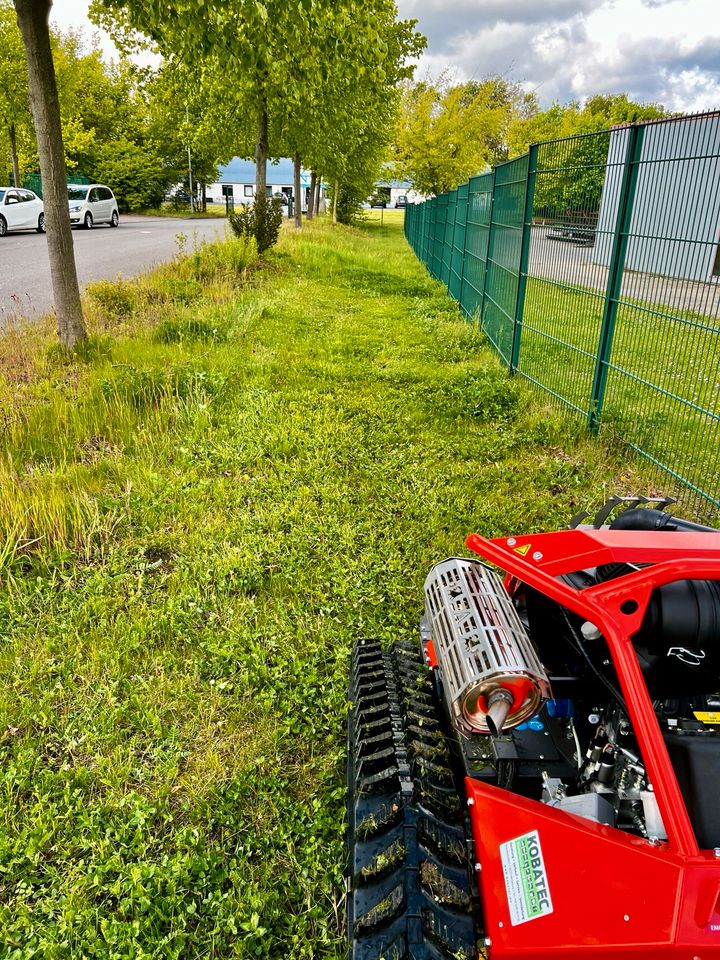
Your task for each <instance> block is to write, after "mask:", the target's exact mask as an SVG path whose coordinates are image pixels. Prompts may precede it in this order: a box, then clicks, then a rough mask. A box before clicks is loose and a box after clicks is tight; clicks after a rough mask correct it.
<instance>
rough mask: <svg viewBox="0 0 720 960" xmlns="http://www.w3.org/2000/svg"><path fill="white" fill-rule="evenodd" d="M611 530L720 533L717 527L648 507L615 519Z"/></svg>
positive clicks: (626, 512)
mask: <svg viewBox="0 0 720 960" xmlns="http://www.w3.org/2000/svg"><path fill="white" fill-rule="evenodd" d="M610 529H611V530H667V531H670V530H673V531H677V530H684V531H686V532H692V531H696V532H701V533H720V530H716V529H715V527H703V526H702V525H701V524H699V523H693V522H692V521H691V520H682V519H681V518H680V517H674V516H673V515H672V514H671V513H665V512H664V511H663V510H650V509H648V508H647V507H645V508H643V507H638V508H637V509H635V510H626V511H625V513H621V514H620V516H619V517H615V519H614V520H613V522H612V523H611V524H610Z"/></svg>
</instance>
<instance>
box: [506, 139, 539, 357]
mask: <svg viewBox="0 0 720 960" xmlns="http://www.w3.org/2000/svg"><path fill="white" fill-rule="evenodd" d="M537 156H538V145H537V144H536V143H532V144H531V145H530V149H529V150H528V169H527V179H526V181H525V205H524V207H523V228H522V241H521V246H520V275H519V277H518V288H517V297H516V299H515V323H514V324H513V342H512V350H511V352H510V373H511V375H512V374H514V373H516V371H517V366H518V361H519V360H520V334H521V333H522V318H523V312H524V310H525V287H526V286H527V272H528V263H529V260H530V240H531V237H532V213H533V201H534V198H535V177H536V174H537Z"/></svg>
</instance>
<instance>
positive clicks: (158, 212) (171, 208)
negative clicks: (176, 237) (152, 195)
mask: <svg viewBox="0 0 720 960" xmlns="http://www.w3.org/2000/svg"><path fill="white" fill-rule="evenodd" d="M132 215H133V216H135V217H173V218H175V219H182V220H211V219H213V218H217V217H222V218H223V219H225V218H226V217H227V213H226V212H225V204H224V203H218V204H208V206H207V209H206V210H204V211H203V210H191V209H190V208H189V207H188V206H177V205H174V204H172V203H163V204H162V205H161V206H159V207H148V208H146V209H145V210H133V211H132Z"/></svg>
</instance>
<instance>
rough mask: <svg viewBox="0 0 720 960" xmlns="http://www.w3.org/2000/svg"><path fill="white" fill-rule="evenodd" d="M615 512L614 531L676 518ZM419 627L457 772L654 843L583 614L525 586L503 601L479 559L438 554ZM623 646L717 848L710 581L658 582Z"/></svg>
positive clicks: (586, 575) (623, 719)
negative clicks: (453, 740) (633, 655)
mask: <svg viewBox="0 0 720 960" xmlns="http://www.w3.org/2000/svg"><path fill="white" fill-rule="evenodd" d="M628 513H630V514H635V515H640V516H639V517H638V516H635V517H632V516H631V517H629V518H628ZM628 513H626V514H623V515H621V517H620V518H619V520H620V525H621V526H624V528H625V529H628V528H632V529H637V526H634V527H633V526H630V527H629V526H628V525H632V524H633V523H634V524H636V525H637V524H644V525H647V524H657V523H658V522H661V524H662V525H663V528H664V529H665V530H666V531H668V532H669V531H671V530H672V529H679V528H680V527H679V526H678V525H677V524H676V525H675V526H673V525H672V524H670V523H669V521H668V515H667V514H664V513H662V512H661V511H657V510H650V509H644V510H636V511H628ZM658 516H660V517H661V518H662V519H661V521H658ZM623 518H624V519H623ZM680 523H681V524H682V523H684V522H682V521H680ZM683 528H684V529H688V528H691V529H697V528H696V527H695V526H694V525H691V524H690V525H685V526H684V527H683ZM641 529H649V528H648V527H647V526H645V527H641ZM656 529H660V528H657V527H656ZM700 529H702V528H700ZM663 535H666V534H663ZM632 569H634V568H632V567H628V566H627V565H619V564H618V565H615V566H614V567H613V568H598V569H592V570H585V571H578V572H577V573H576V574H573V575H572V583H573V586H574V587H576V588H577V589H584V588H586V587H589V586H592V585H593V584H596V583H602V582H605V581H607V580H608V579H611V578H614V577H619V576H623V575H625V574H626V573H627V572H628V571H629V570H632ZM423 633H424V645H425V648H426V654H427V655H428V658H429V659H431V660H432V659H433V656H434V658H435V659H436V661H437V667H438V669H437V671H435V673H436V683H437V686H438V693H439V696H440V699H441V701H442V702H443V704H444V707H445V711H446V714H447V716H448V718H449V720H450V722H451V723H452V724H453V726H454V728H455V730H456V731H457V733H458V735H459V736H458V741H457V742H458V745H459V753H460V759H461V762H462V764H463V766H464V771H463V772H464V774H465V775H466V776H470V777H475V778H478V779H483V780H487V781H488V782H494V783H496V784H498V785H500V786H502V787H505V788H506V789H511V790H514V791H516V792H518V793H522V794H524V795H526V796H529V797H532V798H534V799H537V800H541V801H543V802H545V803H547V804H550V805H552V806H554V807H557V808H559V809H562V810H565V811H567V812H568V813H573V814H576V815H578V816H582V817H586V818H589V819H592V820H594V821H596V822H599V823H604V824H609V825H612V826H616V827H618V828H620V829H622V830H625V831H628V832H630V833H634V834H636V835H638V836H642V837H645V838H647V839H649V840H653V839H655V840H657V841H662V840H664V839H666V837H667V834H666V832H665V827H664V825H663V822H662V818H661V816H660V811H659V808H658V803H657V799H656V796H655V793H654V791H653V786H652V783H650V782H649V780H648V776H647V773H646V770H645V766H644V763H643V759H642V755H641V751H640V748H639V745H638V742H637V739H636V736H635V733H634V731H633V729H632V725H631V723H630V720H629V717H628V713H627V710H626V707H625V703H624V700H623V697H622V694H621V691H620V684H619V682H618V679H617V677H616V675H615V672H614V667H613V665H612V662H611V658H610V657H609V652H608V648H607V644H606V643H605V640H604V638H603V637H602V635H601V634H600V632H599V631H598V630H597V629H596V628H595V627H594V626H593V625H592V624H590V623H588V622H583V621H582V620H581V619H580V618H579V617H577V616H576V615H575V614H573V613H571V612H570V611H569V610H566V609H564V608H563V607H561V606H560V605H559V604H557V603H556V602H554V601H553V600H551V599H549V598H548V597H546V596H544V595H543V594H541V593H540V592H538V591H536V590H534V589H531V588H529V587H520V588H519V589H517V591H516V592H515V594H514V595H513V596H512V597H511V596H510V595H509V594H508V593H507V591H506V589H505V585H504V584H503V582H502V580H501V579H500V578H499V577H498V576H497V574H496V573H495V572H494V571H493V570H492V569H491V568H490V567H488V566H486V565H485V564H483V563H481V562H479V561H475V560H465V559H450V560H446V561H444V562H443V563H440V564H438V565H437V566H435V567H434V568H433V569H432V570H431V572H430V574H429V576H428V578H427V580H426V583H425V621H424V626H423ZM430 641H431V646H430ZM633 643H634V645H635V648H636V652H637V656H638V661H639V663H640V665H641V667H642V669H643V674H644V677H645V681H646V684H647V686H648V690H649V692H650V695H651V697H652V699H653V702H654V706H655V710H656V715H657V718H658V722H659V724H660V728H661V730H662V732H663V736H664V739H665V743H666V746H667V749H668V753H669V756H670V759H671V762H672V764H673V767H674V770H675V773H676V776H677V778H678V782H679V785H680V788H681V791H682V793H683V796H684V799H685V802H686V805H687V808H688V813H689V814H690V818H691V821H692V823H693V827H694V829H695V832H696V836H697V839H698V842H699V844H700V846H701V847H703V848H705V849H707V848H713V847H718V846H720V805H718V804H717V802H716V798H717V796H718V793H719V792H720V695H718V694H717V692H716V691H717V690H718V689H720V584H718V583H716V582H709V581H680V582H677V583H673V584H669V585H668V586H667V587H661V588H658V589H657V590H656V591H655V592H654V593H653V596H652V598H651V602H650V604H649V606H648V610H647V614H646V616H645V620H644V622H643V625H642V628H641V630H640V631H639V632H638V633H637V634H636V635H635V636H634V637H633Z"/></svg>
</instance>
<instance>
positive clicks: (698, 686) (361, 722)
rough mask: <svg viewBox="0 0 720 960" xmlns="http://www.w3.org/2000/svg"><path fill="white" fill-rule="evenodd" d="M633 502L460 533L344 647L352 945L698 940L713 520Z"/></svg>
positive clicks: (719, 844)
mask: <svg viewBox="0 0 720 960" xmlns="http://www.w3.org/2000/svg"><path fill="white" fill-rule="evenodd" d="M618 503H620V501H619V499H618V498H616V499H615V500H614V501H613V502H612V503H611V506H616V505H617V504H618ZM646 504H647V501H643V506H640V505H639V503H638V501H634V502H631V503H629V504H628V503H627V502H626V503H624V506H625V507H627V508H628V509H625V510H624V512H622V513H620V514H619V515H618V516H617V517H616V518H615V519H614V520H613V521H612V522H611V523H609V525H608V524H606V523H605V521H606V520H607V518H608V516H609V511H608V510H603V511H601V513H600V514H599V515H598V517H597V518H596V520H595V523H594V524H593V525H592V526H579V525H576V526H575V527H574V528H571V529H569V530H565V531H560V532H558V533H544V534H537V535H529V536H519V535H518V536H515V537H503V538H498V539H495V540H485V539H483V538H482V537H481V536H479V535H477V534H473V535H471V536H470V537H469V538H468V540H467V546H468V547H469V548H470V549H471V550H472V551H473V552H474V553H475V554H477V555H479V557H480V558H481V559H480V560H471V559H450V560H446V561H444V562H443V563H440V564H438V565H437V566H435V567H434V568H433V569H432V570H431V571H430V574H429V576H428V578H427V580H426V583H425V618H424V620H423V622H422V626H421V643H420V644H419V646H418V647H417V649H415V648H414V647H413V646H412V645H410V646H405V645H403V644H397V645H395V646H394V647H392V648H390V649H387V650H386V649H383V648H381V647H380V645H379V644H378V643H377V642H376V641H360V642H359V643H358V644H357V645H356V647H355V649H354V651H353V658H352V675H351V684H350V699H351V702H352V709H351V713H350V721H349V743H348V758H349V759H348V787H349V799H348V822H349V842H350V857H349V861H350V862H349V869H348V896H347V914H348V939H349V957H350V958H351V960H403V958H407V960H442V958H475V957H489V958H490V960H503V958H513V960H529V958H533V960H542V958H546V957H547V958H551V957H552V958H558V957H567V958H575V957H592V958H606V957H607V958H611V957H612V958H620V957H625V958H630V957H632V958H636V960H639V958H643V960H654V958H663V957H672V958H682V960H708V958H711V957H718V958H720V694H718V691H720V533H719V532H718V531H713V530H711V529H710V528H706V527H701V526H699V525H697V524H693V523H689V522H687V521H683V520H680V519H678V518H676V517H673V516H671V515H670V514H669V513H666V512H665V511H664V509H662V508H664V506H665V503H663V502H661V503H660V504H658V505H659V506H660V507H661V509H656V508H651V507H649V506H647V505H646ZM490 564H492V567H491V566H490ZM493 568H498V569H500V570H501V571H504V573H505V578H504V580H503V579H501V578H500V577H499V576H498V575H497V573H496V572H495V570H494V569H493Z"/></svg>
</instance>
